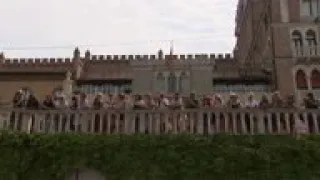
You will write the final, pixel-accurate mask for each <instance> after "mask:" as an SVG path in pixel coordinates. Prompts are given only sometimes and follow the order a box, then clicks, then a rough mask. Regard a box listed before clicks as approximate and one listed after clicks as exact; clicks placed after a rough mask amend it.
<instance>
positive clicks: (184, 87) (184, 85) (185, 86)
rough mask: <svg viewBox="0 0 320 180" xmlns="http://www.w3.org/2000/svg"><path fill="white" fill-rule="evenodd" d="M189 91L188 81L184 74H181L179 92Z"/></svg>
mask: <svg viewBox="0 0 320 180" xmlns="http://www.w3.org/2000/svg"><path fill="white" fill-rule="evenodd" d="M189 89H190V79H189V77H188V75H187V74H186V73H185V72H182V73H181V75H180V84H179V91H180V92H181V93H183V92H188V91H189Z"/></svg>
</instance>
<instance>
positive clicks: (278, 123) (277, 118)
mask: <svg viewBox="0 0 320 180" xmlns="http://www.w3.org/2000/svg"><path fill="white" fill-rule="evenodd" d="M276 121H277V122H276V124H277V131H278V134H280V133H281V113H280V112H277V113H276Z"/></svg>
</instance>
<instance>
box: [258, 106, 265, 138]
mask: <svg viewBox="0 0 320 180" xmlns="http://www.w3.org/2000/svg"><path fill="white" fill-rule="evenodd" d="M265 117H266V114H265V113H264V111H258V132H259V133H260V134H264V133H265V132H266V127H265Z"/></svg>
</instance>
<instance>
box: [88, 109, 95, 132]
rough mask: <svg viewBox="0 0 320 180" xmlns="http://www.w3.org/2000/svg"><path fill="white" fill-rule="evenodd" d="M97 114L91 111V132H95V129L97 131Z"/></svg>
mask: <svg viewBox="0 0 320 180" xmlns="http://www.w3.org/2000/svg"><path fill="white" fill-rule="evenodd" d="M96 115H97V113H96V112H92V113H91V120H90V121H89V122H90V131H89V132H91V133H94V131H95V125H96Z"/></svg>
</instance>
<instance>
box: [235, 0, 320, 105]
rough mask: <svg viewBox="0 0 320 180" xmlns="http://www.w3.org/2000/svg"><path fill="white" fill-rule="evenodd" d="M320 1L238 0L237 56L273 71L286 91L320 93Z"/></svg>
mask: <svg viewBox="0 0 320 180" xmlns="http://www.w3.org/2000/svg"><path fill="white" fill-rule="evenodd" d="M319 17H320V0H239V3H238V7H237V16H236V29H235V35H236V37H237V43H236V46H235V50H234V54H235V58H236V59H237V60H238V62H239V63H240V66H241V67H244V68H245V69H246V71H245V72H246V73H245V74H246V75H247V76H250V75H251V74H252V71H251V70H250V69H251V68H261V69H263V70H264V71H266V72H269V73H270V74H272V78H271V79H272V84H273V89H277V90H279V91H280V92H282V93H284V94H288V93H296V94H297V97H298V98H299V99H301V97H302V96H304V95H305V93H306V92H309V91H313V92H314V93H315V94H316V95H317V96H319V95H320V91H319V90H320V66H319V62H320V47H319V45H318V44H319V30H320V21H319Z"/></svg>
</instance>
